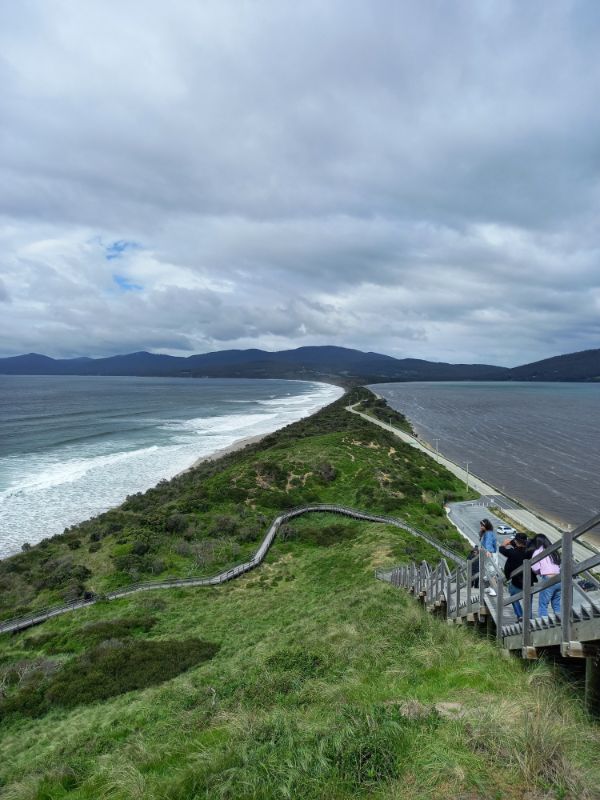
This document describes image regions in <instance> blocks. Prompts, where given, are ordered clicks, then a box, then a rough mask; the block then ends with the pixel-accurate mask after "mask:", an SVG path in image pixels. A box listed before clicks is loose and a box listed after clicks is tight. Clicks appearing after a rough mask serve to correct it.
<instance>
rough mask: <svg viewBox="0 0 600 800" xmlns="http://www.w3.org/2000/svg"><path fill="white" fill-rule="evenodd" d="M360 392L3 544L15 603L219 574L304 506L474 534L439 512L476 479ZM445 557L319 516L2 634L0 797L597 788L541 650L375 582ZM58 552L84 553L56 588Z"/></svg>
mask: <svg viewBox="0 0 600 800" xmlns="http://www.w3.org/2000/svg"><path fill="white" fill-rule="evenodd" d="M365 401H366V402H365ZM359 402H364V403H365V406H370V407H372V406H373V396H372V395H370V393H368V392H367V391H366V390H363V389H359V390H354V391H353V392H352V393H351V395H350V396H346V397H345V398H342V399H341V400H340V401H338V402H337V403H334V404H333V405H331V406H329V407H328V408H326V409H323V410H322V411H321V412H319V413H318V414H315V415H313V416H312V417H310V418H308V419H305V420H302V421H300V422H298V423H295V424H294V425H291V426H288V427H287V428H285V429H283V430H281V431H278V432H277V433H275V434H272V435H271V436H268V437H266V438H265V439H264V440H263V441H262V442H260V443H258V444H255V445H251V446H249V447H247V448H245V449H244V450H243V451H239V452H237V453H232V454H230V455H228V456H226V457H225V458H223V459H219V460H218V461H215V462H206V463H204V464H202V465H200V466H199V467H198V468H196V469H193V470H191V471H190V472H187V473H185V474H183V475H181V476H179V477H178V478H176V479H175V480H174V481H170V482H168V483H162V484H160V485H159V486H157V487H156V488H155V489H153V490H151V491H150V492H147V493H145V494H144V495H139V496H135V497H132V498H129V499H128V500H127V501H126V502H125V503H124V504H123V506H121V507H120V508H119V509H115V510H114V511H111V512H108V513H107V514H104V515H101V516H100V517H98V518H96V519H94V520H90V521H88V522H86V523H83V524H82V525H79V526H76V527H75V528H73V529H71V530H69V531H68V532H67V533H66V534H64V535H63V536H60V537H55V538H54V539H52V540H50V541H48V542H47V543H46V544H42V545H41V546H40V545H38V546H35V547H32V548H31V549H30V550H29V551H27V552H24V553H22V554H19V555H18V556H16V557H15V558H14V559H7V560H6V561H5V562H3V563H2V565H1V567H2V571H1V579H2V581H4V584H3V586H5V587H6V588H7V589H8V590H9V591H8V596H9V598H10V602H9V604H8V606H5V609H4V611H5V615H6V614H7V613H14V612H15V610H16V609H17V608H19V604H20V607H21V608H32V607H35V606H36V605H38V604H46V603H47V602H48V601H49V600H53V601H54V600H56V599H58V598H60V597H61V596H64V594H65V593H66V592H69V591H71V592H79V593H81V592H86V591H94V592H101V591H102V590H103V589H105V588H107V587H111V586H116V585H121V584H123V583H125V582H131V580H132V578H133V577H134V576H142V575H143V576H144V577H147V576H153V575H156V576H161V575H163V574H167V573H169V574H178V575H185V574H189V573H191V572H193V573H194V574H197V573H198V572H199V571H200V572H214V571H217V569H220V568H221V567H222V566H224V565H226V564H228V563H231V562H233V561H237V560H239V559H241V558H243V557H244V554H246V553H248V552H250V551H252V550H253V549H255V547H256V545H257V542H258V541H259V540H260V538H261V537H262V535H263V534H264V531H265V526H266V525H267V523H268V522H269V521H270V520H271V518H272V517H273V516H275V515H276V514H277V513H278V512H280V511H281V510H282V509H286V508H290V507H293V506H296V505H300V504H303V503H312V502H322V501H325V502H339V503H343V504H345V505H349V506H355V507H359V508H360V507H362V508H364V509H365V510H369V511H374V512H377V511H379V512H383V513H388V514H393V515H394V516H399V517H402V518H404V519H406V520H408V521H409V522H411V523H412V524H413V525H415V526H417V527H420V528H422V529H423V530H426V531H428V532H429V533H431V534H433V535H435V536H436V537H437V538H438V539H440V540H441V541H444V542H445V543H447V544H448V545H450V546H451V547H453V548H454V549H456V550H461V549H463V550H464V549H465V546H466V545H465V543H464V542H463V540H461V538H460V537H459V536H458V534H457V533H456V531H455V530H454V529H453V528H452V527H451V526H450V525H449V523H448V522H447V520H446V517H445V515H444V512H443V502H444V501H445V500H447V499H450V498H456V499H464V497H465V494H464V487H463V486H462V485H461V484H460V482H458V481H457V480H456V479H455V478H454V477H453V476H452V475H450V474H449V473H448V472H446V471H445V470H444V469H443V468H442V467H441V466H440V465H438V464H437V463H435V462H433V461H432V460H430V459H428V458H427V457H426V456H424V455H423V454H422V453H420V452H418V451H415V450H413V449H411V448H410V447H408V446H407V445H404V444H403V443H402V442H399V441H398V440H397V439H395V438H394V437H393V436H392V435H390V434H389V433H388V432H386V431H385V430H382V429H381V428H378V427H377V426H374V425H371V424H370V423H369V422H368V421H366V420H363V419H361V418H360V417H357V416H356V415H352V414H349V413H348V412H347V411H345V405H347V404H350V403H359ZM75 541H78V542H79V544H78V545H75V546H73V543H74V542H75ZM207 543H208V544H207ZM92 545H100V546H99V547H96V548H92ZM186 546H187V547H189V548H190V550H189V551H188V550H187V549H186ZM145 548H147V549H145ZM197 548H200V551H201V553H202V558H201V559H200V560H199V559H198V555H197ZM90 550H91V552H90ZM436 556H437V551H435V550H433V549H432V548H431V546H430V545H428V544H427V543H426V542H425V541H423V540H421V539H415V538H414V537H413V536H411V534H409V533H408V532H406V531H403V530H400V529H397V528H393V527H391V526H385V525H380V524H373V523H364V522H358V521H353V520H347V519H342V520H340V518H336V517H333V516H331V515H327V514H313V515H310V516H306V517H301V518H298V519H297V520H293V521H291V522H290V523H288V524H287V525H285V526H284V527H283V528H282V530H281V536H279V537H278V538H277V539H276V540H275V543H274V545H273V547H272V548H271V550H270V552H269V554H268V556H267V559H266V561H265V562H264V564H263V566H262V567H261V568H259V569H258V570H256V571H254V572H252V573H249V574H248V575H246V576H244V577H241V578H239V579H237V580H236V581H233V582H231V583H228V584H225V585H223V586H220V587H218V588H202V589H193V588H190V589H176V590H169V591H153V592H143V593H140V594H136V595H132V596H129V597H127V598H124V599H122V600H118V601H111V602H99V603H97V604H96V605H94V606H91V607H89V608H86V609H83V610H81V611H78V612H75V613H73V614H67V615H65V616H62V617H59V618H55V619H52V620H50V621H48V622H47V623H45V624H44V625H43V626H41V627H39V628H33V629H31V630H28V631H23V632H22V633H19V634H17V635H14V636H5V637H2V638H0V675H1V678H0V685H1V686H2V689H1V692H0V694H1V696H2V697H1V699H0V747H1V748H2V752H3V759H2V760H1V762H0V794H2V796H3V797H6V798H9V799H10V800H50V798H52V800H62V798H70V800H92V798H93V800H97V798H112V800H130V798H139V799H140V800H141V799H142V798H143V799H144V800H192V799H193V798H210V799H211V800H212V799H213V798H215V799H218V798H221V800H233V799H234V798H236V800H250V799H251V798H252V800H275V798H277V799H279V798H302V799H303V800H318V799H323V800H325V798H327V800H346V799H349V798H377V800H391V798H396V799H398V798H399V799H400V800H402V799H403V798H405V799H406V800H408V798H446V797H462V798H469V799H470V800H476V798H486V800H487V799H488V798H514V799H515V800H517V799H519V800H525V798H527V799H528V800H533V799H534V798H535V799H536V800H538V799H539V800H542V798H551V797H552V798H571V797H580V798H584V799H585V798H588V799H589V800H592V798H594V797H597V796H598V795H597V789H596V787H597V786H598V785H599V783H600V766H599V765H598V759H597V752H598V746H599V744H600V736H599V732H598V728H597V727H596V726H595V725H594V724H592V723H591V722H590V720H589V719H587V718H586V716H585V714H584V712H583V710H582V709H581V707H580V704H579V702H578V701H577V700H576V698H575V695H574V693H573V692H572V690H571V689H570V688H569V687H568V686H567V685H566V684H563V682H562V681H561V680H560V677H559V676H557V675H556V674H555V672H554V671H553V669H552V668H551V667H550V666H549V665H545V664H537V665H535V666H533V667H530V668H528V669H525V668H524V667H523V665H522V662H520V661H516V660H515V661H507V660H505V659H504V658H502V656H501V654H500V653H499V651H498V650H497V649H496V647H495V646H494V645H493V643H490V642H488V641H487V640H485V639H482V638H477V637H476V636H475V635H474V634H473V633H472V632H470V631H469V630H467V629H463V628H459V627H457V626H452V627H450V626H447V625H446V624H445V623H443V622H442V621H441V620H439V619H437V618H435V617H433V616H431V615H429V614H428V613H427V612H425V611H424V610H423V609H422V608H421V607H420V606H419V605H418V604H417V603H416V602H415V601H414V600H412V599H411V598H409V597H408V596H406V595H405V594H404V593H402V592H401V591H399V590H397V589H395V588H394V587H392V586H390V585H389V584H387V583H384V582H381V581H377V580H375V578H374V570H375V569H376V568H378V567H385V566H391V565H393V564H398V563H402V562H409V561H413V560H420V559H424V558H426V559H431V560H435V559H436ZM125 559H127V560H125ZM132 559H136V560H132ZM48 560H52V561H54V562H59V564H60V563H63V565H65V564H69V566H68V567H67V566H63V568H62V571H61V572H60V575H61V576H62V577H61V578H60V580H55V581H54V582H53V568H52V567H49V566H48ZM67 560H68V561H67ZM157 560H161V561H163V563H164V569H163V570H162V571H160V572H153V568H152V566H151V565H152V564H153V563H154V562H155V561H157ZM11 564H13V565H15V564H16V568H15V567H11ZM83 569H85V570H87V572H86V573H85V574H84V573H83V572H82V571H81V570H83ZM77 570H80V572H79V573H77ZM134 570H135V572H134ZM48 580H50V582H51V584H52V585H48ZM19 587H21V589H22V590H23V592H25V593H27V599H26V602H23V601H22V600H20V599H19Z"/></svg>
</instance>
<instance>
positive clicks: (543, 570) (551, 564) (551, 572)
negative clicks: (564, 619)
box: [531, 533, 560, 617]
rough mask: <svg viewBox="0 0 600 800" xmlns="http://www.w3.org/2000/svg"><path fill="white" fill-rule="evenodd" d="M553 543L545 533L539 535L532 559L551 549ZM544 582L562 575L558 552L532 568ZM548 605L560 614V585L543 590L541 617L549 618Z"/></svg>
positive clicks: (535, 539)
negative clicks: (548, 548)
mask: <svg viewBox="0 0 600 800" xmlns="http://www.w3.org/2000/svg"><path fill="white" fill-rule="evenodd" d="M551 544H552V542H551V541H550V539H548V537H547V536H544V534H543V533H539V534H538V535H537V536H536V537H535V538H534V540H533V546H534V547H535V550H534V551H533V555H532V558H535V557H536V556H539V555H540V553H541V552H543V551H544V550H545V549H546V548H547V547H550V546H551ZM531 569H532V570H533V571H534V572H535V573H536V574H537V575H539V576H540V578H541V579H542V580H545V579H547V578H554V577H555V576H556V575H559V574H560V556H559V555H558V553H557V552H554V553H550V555H548V556H546V558H542V560H541V561H538V563H537V564H534V565H533V566H532V568H531ZM548 603H551V605H552V611H554V613H555V614H560V583H555V584H554V586H549V587H548V588H547V589H542V590H541V592H540V605H539V616H540V617H547V616H548Z"/></svg>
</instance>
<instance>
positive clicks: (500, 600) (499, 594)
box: [480, 579, 504, 644]
mask: <svg viewBox="0 0 600 800" xmlns="http://www.w3.org/2000/svg"><path fill="white" fill-rule="evenodd" d="M480 586H481V584H480ZM503 621H504V581H503V580H502V579H498V588H497V591H496V641H497V642H498V644H502V623H503Z"/></svg>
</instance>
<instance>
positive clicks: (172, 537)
mask: <svg viewBox="0 0 600 800" xmlns="http://www.w3.org/2000/svg"><path fill="white" fill-rule="evenodd" d="M356 402H362V403H365V404H366V405H365V407H366V408H367V409H368V410H379V412H380V413H383V411H382V408H384V407H385V401H382V400H377V399H376V398H375V397H374V395H372V394H371V392H369V391H367V390H366V389H355V390H353V391H352V392H351V393H350V394H349V395H346V396H345V397H344V398H342V399H340V400H339V401H337V402H336V403H333V404H332V405H330V406H328V407H327V408H325V409H323V410H322V411H320V412H319V413H318V414H315V415H313V416H312V417H310V418H309V419H304V420H300V421H299V422H296V423H294V424H293V425H289V426H287V427H286V428H283V429H282V430H280V431H277V432H276V433H273V434H271V435H270V436H267V437H265V438H264V439H263V440H262V441H261V442H260V443H258V444H254V445H251V446H248V447H246V448H245V449H244V450H243V451H242V452H237V453H232V454H230V455H228V456H226V457H224V458H221V459H219V460H216V461H207V462H204V463H202V464H200V465H199V466H197V467H196V468H194V469H192V470H189V471H188V472H185V473H183V474H182V475H180V476H179V477H177V478H175V479H174V480H172V481H168V482H167V481H163V482H161V483H159V484H158V486H156V487H155V488H154V489H151V490H150V491H148V492H145V493H144V494H137V495H134V496H131V497H129V498H127V500H126V501H125V503H123V505H121V506H120V507H119V508H116V509H113V510H111V511H108V512H107V513H105V514H101V515H100V516H98V517H95V518H93V519H91V520H88V521H86V522H83V523H81V524H79V525H76V526H74V527H73V528H70V529H69V530H67V531H66V532H65V533H64V534H62V535H59V536H54V537H52V538H50V539H46V540H44V541H42V542H41V543H40V544H38V545H37V546H36V547H33V548H27V549H26V551H25V552H23V553H20V554H19V555H16V556H13V557H12V558H9V559H5V560H4V561H2V562H0V592H1V594H2V601H1V605H0V618H7V617H12V616H16V615H18V614H23V613H26V612H28V611H30V610H32V609H35V608H40V607H43V606H47V605H52V604H56V603H61V602H65V601H67V602H68V601H71V600H76V599H78V598H81V597H85V596H86V594H87V595H90V594H96V595H97V594H102V593H103V592H105V591H109V590H111V589H116V588H119V587H122V586H126V585H128V584H131V583H134V582H137V581H140V580H153V579H160V578H165V577H167V576H172V577H189V576H192V575H210V574H213V573H215V572H218V571H220V570H221V569H225V568H228V567H229V566H231V565H233V564H235V563H237V562H239V561H242V560H244V559H245V558H247V557H248V556H249V555H250V554H251V553H252V552H254V550H255V549H256V547H257V545H258V543H259V542H260V540H261V539H262V537H263V536H264V534H265V533H266V528H267V527H268V524H270V521H271V520H272V518H273V517H274V516H276V515H277V514H278V513H279V512H280V511H282V510H286V509H290V508H293V507H295V506H299V505H303V504H307V503H318V502H337V503H341V504H344V505H347V506H352V507H355V508H364V509H365V510H369V511H373V512H375V513H377V512H379V513H385V514H392V515H396V516H402V517H403V518H405V519H407V520H408V521H410V522H411V523H413V524H414V525H416V526H417V527H419V526H421V527H423V529H424V530H426V531H427V532H429V533H432V534H434V535H435V536H436V537H437V538H438V539H440V540H442V541H444V542H446V543H448V544H449V545H450V546H451V547H454V548H455V549H458V550H460V549H461V548H462V549H464V547H465V544H464V541H463V539H462V538H461V537H460V536H459V535H458V533H457V532H456V530H455V528H454V527H453V526H452V525H451V524H450V523H448V522H447V520H446V517H445V514H444V511H443V504H444V502H446V501H447V500H448V499H453V498H456V499H461V498H463V496H464V493H463V488H462V486H461V484H460V482H459V481H458V480H457V479H456V478H454V477H453V476H452V475H450V474H449V473H448V472H447V471H446V470H444V469H443V468H442V467H440V466H439V465H435V464H431V463H430V462H429V460H428V459H427V457H426V456H423V455H421V454H416V453H414V451H413V450H412V449H411V448H410V447H408V446H407V445H405V444H403V443H401V442H399V441H398V440H397V439H395V438H394V437H393V436H391V435H390V434H388V433H387V432H386V431H384V430H381V429H380V428H377V427H375V426H372V425H369V423H368V422H365V421H364V420H361V419H360V418H359V417H356V416H355V415H352V414H349V413H348V412H347V411H346V410H345V406H346V405H347V404H348V403H356ZM382 404H383V406H382ZM385 413H386V414H387V416H388V418H389V417H390V416H392V415H393V417H394V422H395V424H398V425H402V426H404V427H407V426H408V423H407V422H406V420H405V418H404V417H402V415H401V414H398V412H394V411H392V410H391V409H388V411H387V412H385ZM283 535H285V531H284V534H283Z"/></svg>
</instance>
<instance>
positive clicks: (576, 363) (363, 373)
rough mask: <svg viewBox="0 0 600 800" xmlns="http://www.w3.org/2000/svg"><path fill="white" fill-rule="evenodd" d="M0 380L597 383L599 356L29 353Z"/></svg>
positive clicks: (3, 361) (3, 368) (332, 350)
mask: <svg viewBox="0 0 600 800" xmlns="http://www.w3.org/2000/svg"><path fill="white" fill-rule="evenodd" d="M0 374H3V375H135V376H146V377H159V376H162V377H166V376H174V377H190V378H287V379H296V380H318V381H326V382H329V383H337V384H340V385H345V386H348V385H356V384H364V383H385V382H387V381H390V382H391V381H465V380H471V381H517V380H518V381H600V349H598V350H584V351H582V352H579V353H570V354H568V355H562V356H555V357H554V358H546V359H544V360H543V361H535V362H534V363H532V364H524V365H523V366H520V367H513V368H509V367H495V366H492V365H490V364H446V363H440V362H435V361H424V360H421V359H418V358H392V357H391V356H384V355H381V354H379V353H363V352H362V351H360V350H351V349H349V348H346V347H329V346H324V347H299V348H298V349H296V350H282V351H279V352H275V353H270V352H267V351H266V350H222V351H220V352H216V353H204V354H199V355H193V356H188V357H187V358H181V357H178V356H166V355H158V354H155V353H147V352H140V353H128V354H127V355H121V356H110V357H109V358H69V359H55V358H50V357H48V356H43V355H39V354H38V353H28V354H27V355H22V356H13V357H11V358H0Z"/></svg>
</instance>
